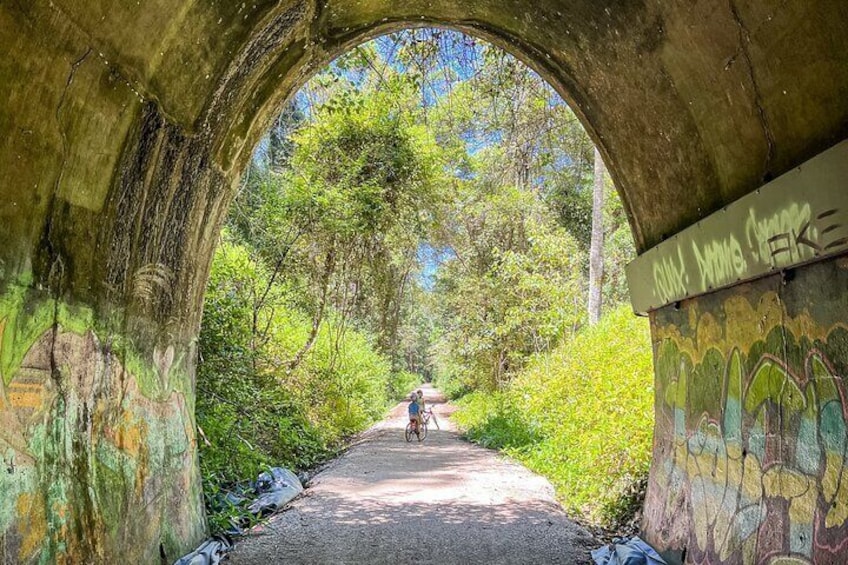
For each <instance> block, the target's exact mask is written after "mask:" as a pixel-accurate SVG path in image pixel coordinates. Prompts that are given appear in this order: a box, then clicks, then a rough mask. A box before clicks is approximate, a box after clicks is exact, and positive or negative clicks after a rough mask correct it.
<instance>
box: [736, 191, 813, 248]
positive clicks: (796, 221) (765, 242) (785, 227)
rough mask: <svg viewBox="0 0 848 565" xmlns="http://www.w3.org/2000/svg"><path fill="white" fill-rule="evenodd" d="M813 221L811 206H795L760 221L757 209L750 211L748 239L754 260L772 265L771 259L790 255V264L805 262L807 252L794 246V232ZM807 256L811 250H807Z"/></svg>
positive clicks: (746, 232)
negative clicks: (803, 259)
mask: <svg viewBox="0 0 848 565" xmlns="http://www.w3.org/2000/svg"><path fill="white" fill-rule="evenodd" d="M811 218H812V213H811V211H810V205H809V204H808V203H806V202H805V203H803V204H799V203H798V202H793V203H792V204H789V205H788V206H786V207H785V208H783V209H781V210H779V211H777V212H775V213H774V214H771V215H769V216H765V217H757V211H756V210H755V209H754V208H751V209H749V210H748V219H747V220H746V221H745V237H746V240H747V243H748V247H749V248H750V249H751V256H752V257H753V258H754V260H755V261H758V262H762V263H768V262H769V258H770V257H774V256H775V253H777V254H784V253H786V254H788V256H787V257H786V259H787V260H788V261H790V262H791V261H795V260H802V257H803V254H804V252H805V249H804V248H803V247H799V246H798V245H797V244H795V245H793V241H794V237H793V236H792V235H790V234H792V231H793V230H794V229H795V228H797V227H798V226H803V225H804V224H805V223H809V221H810V219H811ZM806 251H807V252H808V251H809V250H806Z"/></svg>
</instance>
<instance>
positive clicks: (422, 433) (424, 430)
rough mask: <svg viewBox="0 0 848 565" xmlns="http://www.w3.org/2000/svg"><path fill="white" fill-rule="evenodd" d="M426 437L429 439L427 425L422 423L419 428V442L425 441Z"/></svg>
mask: <svg viewBox="0 0 848 565" xmlns="http://www.w3.org/2000/svg"><path fill="white" fill-rule="evenodd" d="M426 437H427V424H426V423H422V424H421V425H420V426H418V441H424V439H425V438H426Z"/></svg>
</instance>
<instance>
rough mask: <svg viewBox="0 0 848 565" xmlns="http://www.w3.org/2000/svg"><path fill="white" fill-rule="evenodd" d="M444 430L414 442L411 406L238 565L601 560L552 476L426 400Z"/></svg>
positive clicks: (436, 401)
mask: <svg viewBox="0 0 848 565" xmlns="http://www.w3.org/2000/svg"><path fill="white" fill-rule="evenodd" d="M424 395H425V398H426V399H428V403H430V404H432V405H433V406H434V412H435V413H436V415H437V417H438V418H439V423H440V424H441V427H442V429H441V430H436V429H431V430H430V432H429V434H428V436H427V439H426V440H425V441H424V442H421V443H419V442H417V441H415V440H413V441H412V442H411V443H407V442H406V441H405V440H404V437H403V428H404V426H405V425H406V403H402V404H400V405H398V406H397V407H396V408H395V409H394V410H392V412H391V413H390V415H389V416H388V417H387V418H386V419H385V420H383V421H382V422H380V423H378V424H377V425H375V426H374V427H373V428H372V429H371V430H369V431H368V432H366V433H365V434H364V436H363V438H362V439H361V440H360V441H359V442H358V443H357V444H356V445H355V446H354V447H352V448H351V449H350V451H348V452H347V453H346V454H345V455H343V456H342V457H340V458H339V459H338V460H336V461H335V462H333V463H332V464H331V465H330V466H329V467H328V468H327V469H325V470H324V471H323V472H321V473H320V474H319V475H317V476H316V477H315V479H314V480H313V481H312V483H310V487H309V488H308V489H307V491H306V495H305V496H303V497H302V498H300V499H299V500H297V501H295V502H294V503H293V504H292V506H291V508H290V509H289V510H287V511H286V512H284V513H283V514H281V515H278V516H276V517H274V518H273V519H272V520H271V521H270V522H269V523H268V524H265V525H263V526H260V527H259V528H257V535H256V536H255V537H251V538H249V539H247V540H245V541H243V542H241V543H240V544H238V545H237V546H236V549H235V551H234V552H233V554H232V557H231V562H233V563H245V564H247V563H250V564H253V563H255V564H258V563H303V564H307V563H308V564H319V563H350V564H353V563H362V564H371V563H374V564H382V563H387V564H388V563H393V564H397V563H457V564H460V563H461V564H464V565H470V564H476V563H481V564H483V563H485V564H492V563H503V564H507V563H528V564H530V563H533V564H542V563H563V564H570V563H590V559H589V549H590V548H591V547H592V546H593V545H594V542H593V539H592V538H591V536H590V535H589V534H588V533H587V532H586V531H585V530H583V529H582V528H580V527H579V526H577V525H576V524H574V523H573V522H571V521H569V520H568V519H567V518H566V517H565V515H564V514H563V512H562V510H561V509H560V507H559V505H558V504H557V503H556V502H555V500H554V493H553V488H552V487H551V485H550V484H549V483H548V482H547V481H546V480H545V479H543V478H542V477H539V476H538V475H535V474H533V473H531V472H530V471H528V470H527V469H525V468H524V467H522V466H520V465H518V464H517V463H514V462H511V461H507V460H505V459H504V458H502V457H500V456H499V455H498V454H497V453H496V452H494V451H490V450H487V449H483V448H480V447H478V446H475V445H472V444H470V443H468V442H465V441H463V440H462V439H460V437H459V436H458V434H457V433H456V431H455V430H454V429H453V425H452V423H451V422H450V420H449V419H448V416H449V414H450V413H451V411H452V407H451V406H449V405H447V404H444V402H443V399H442V398H441V396H440V395H439V394H438V392H437V391H435V390H434V389H432V388H427V389H425V391H424Z"/></svg>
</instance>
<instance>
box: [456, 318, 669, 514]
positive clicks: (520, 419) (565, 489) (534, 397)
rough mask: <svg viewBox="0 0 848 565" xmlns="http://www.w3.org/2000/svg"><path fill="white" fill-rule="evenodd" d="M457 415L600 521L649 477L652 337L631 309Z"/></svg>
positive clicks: (571, 505)
mask: <svg viewBox="0 0 848 565" xmlns="http://www.w3.org/2000/svg"><path fill="white" fill-rule="evenodd" d="M460 406H461V410H460V411H459V412H458V413H457V415H456V416H455V418H456V420H457V422H458V423H459V424H460V425H461V426H462V427H463V428H464V429H465V430H466V433H467V435H468V437H469V438H470V439H472V440H474V441H478V442H479V443H481V444H483V445H486V446H488V447H496V448H499V449H503V450H505V451H506V452H507V453H509V454H510V455H512V456H514V457H516V458H517V459H518V460H520V461H521V462H522V463H524V464H525V465H527V466H528V467H530V468H531V469H533V470H534V471H536V472H538V473H541V474H543V475H545V476H546V477H548V478H549V479H550V480H551V482H552V483H553V484H554V486H555V487H556V489H557V493H558V496H559V498H560V500H561V501H562V503H563V505H564V506H565V507H566V508H568V509H569V510H570V511H571V512H573V513H577V514H578V515H580V516H582V517H583V518H584V519H586V520H589V521H591V522H593V523H596V524H599V525H601V526H609V525H610V524H612V523H614V522H615V521H617V520H618V519H619V518H620V517H621V516H622V514H623V513H624V512H626V511H627V510H628V509H629V507H630V506H632V500H631V499H632V496H633V491H634V485H638V484H640V482H641V481H643V480H644V477H645V476H646V475H647V472H648V467H649V464H650V457H651V434H652V431H653V409H652V408H653V379H652V365H651V342H650V335H649V332H648V323H647V321H646V320H644V319H641V318H636V317H634V316H633V314H632V313H631V312H630V311H629V309H628V308H627V307H625V306H622V307H620V308H618V309H617V310H615V311H613V312H611V313H610V314H608V315H607V316H606V317H604V319H603V320H602V321H601V322H600V323H599V324H598V325H596V326H593V327H591V328H587V329H584V330H582V331H581V332H580V333H579V334H578V335H577V336H576V337H575V339H573V340H572V341H570V342H568V343H566V344H564V345H562V346H560V347H558V348H556V349H554V350H553V351H551V352H550V353H547V354H543V355H538V356H536V357H535V358H534V359H533V361H532V362H531V363H530V364H529V365H528V366H527V368H526V369H525V370H523V371H522V372H521V373H519V374H518V375H517V376H516V378H515V379H514V380H513V382H512V383H511V385H510V386H509V387H508V388H507V389H506V390H505V391H504V392H502V393H499V394H490V395H481V394H479V393H475V394H472V395H469V396H467V397H466V398H465V399H463V400H462V401H461V402H460Z"/></svg>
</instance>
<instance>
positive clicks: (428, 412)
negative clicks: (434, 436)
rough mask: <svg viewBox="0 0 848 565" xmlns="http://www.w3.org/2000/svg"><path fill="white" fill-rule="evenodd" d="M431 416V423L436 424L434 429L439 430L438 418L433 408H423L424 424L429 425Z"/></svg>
mask: <svg viewBox="0 0 848 565" xmlns="http://www.w3.org/2000/svg"><path fill="white" fill-rule="evenodd" d="M431 418H432V419H433V423H434V424H436V429H437V430H441V429H442V428H441V427H439V420H438V419H437V418H436V413H435V412H433V409H432V408H428V409H426V410H424V416H423V418H422V419H423V420H424V424H426V425H428V426H429V425H430V419H431Z"/></svg>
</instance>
